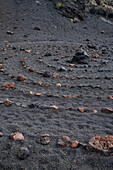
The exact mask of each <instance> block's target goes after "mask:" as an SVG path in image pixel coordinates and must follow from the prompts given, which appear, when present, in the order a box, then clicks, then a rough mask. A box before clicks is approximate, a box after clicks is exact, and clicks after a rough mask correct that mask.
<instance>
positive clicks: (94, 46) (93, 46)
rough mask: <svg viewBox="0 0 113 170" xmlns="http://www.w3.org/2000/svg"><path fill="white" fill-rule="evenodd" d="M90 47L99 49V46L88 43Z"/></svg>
mask: <svg viewBox="0 0 113 170" xmlns="http://www.w3.org/2000/svg"><path fill="white" fill-rule="evenodd" d="M87 46H88V47H89V48H93V49H98V47H97V46H96V45H93V44H88V45H87Z"/></svg>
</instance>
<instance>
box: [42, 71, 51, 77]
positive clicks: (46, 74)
mask: <svg viewBox="0 0 113 170" xmlns="http://www.w3.org/2000/svg"><path fill="white" fill-rule="evenodd" d="M43 76H44V77H50V76H51V74H50V72H49V71H45V72H44V73H43Z"/></svg>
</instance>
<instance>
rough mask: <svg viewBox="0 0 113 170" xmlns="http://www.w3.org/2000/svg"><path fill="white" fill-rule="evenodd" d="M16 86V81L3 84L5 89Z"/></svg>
mask: <svg viewBox="0 0 113 170" xmlns="http://www.w3.org/2000/svg"><path fill="white" fill-rule="evenodd" d="M14 88H15V83H14V82H9V83H4V84H3V85H2V89H5V90H9V89H14Z"/></svg>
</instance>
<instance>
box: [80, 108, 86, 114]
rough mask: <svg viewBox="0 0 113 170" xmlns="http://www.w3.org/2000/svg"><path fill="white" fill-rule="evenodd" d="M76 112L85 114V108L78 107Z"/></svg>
mask: <svg viewBox="0 0 113 170" xmlns="http://www.w3.org/2000/svg"><path fill="white" fill-rule="evenodd" d="M78 111H80V112H82V113H83V112H86V108H85V107H79V108H78Z"/></svg>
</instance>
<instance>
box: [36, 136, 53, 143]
mask: <svg viewBox="0 0 113 170" xmlns="http://www.w3.org/2000/svg"><path fill="white" fill-rule="evenodd" d="M37 142H38V143H40V144H42V145H47V144H49V143H50V137H49V134H42V135H41V136H40V137H38V139H37Z"/></svg>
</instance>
